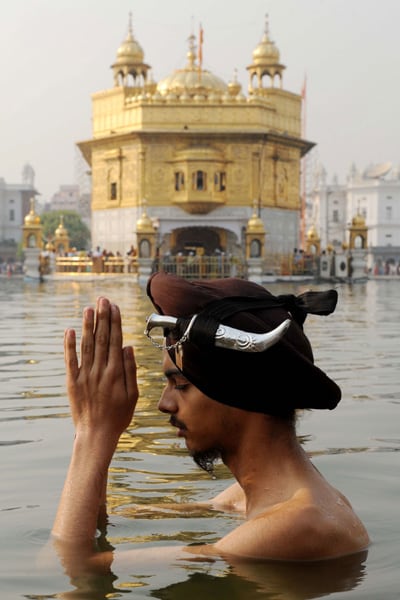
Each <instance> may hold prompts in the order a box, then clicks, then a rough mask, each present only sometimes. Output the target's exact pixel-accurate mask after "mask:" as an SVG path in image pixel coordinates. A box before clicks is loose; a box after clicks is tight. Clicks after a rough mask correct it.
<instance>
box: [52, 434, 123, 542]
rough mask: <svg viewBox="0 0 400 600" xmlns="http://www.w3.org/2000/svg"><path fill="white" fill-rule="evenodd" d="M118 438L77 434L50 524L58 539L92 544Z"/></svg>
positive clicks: (103, 502)
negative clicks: (53, 519) (56, 507)
mask: <svg viewBox="0 0 400 600" xmlns="http://www.w3.org/2000/svg"><path fill="white" fill-rule="evenodd" d="M117 442H118V438H117V437H116V436H115V435H114V436H113V437H111V436H104V435H103V436H100V434H98V433H97V432H96V433H94V434H90V433H84V434H82V435H79V434H78V435H77V436H76V437H75V440H74V447H73V452H72V457H71V462H70V465H69V468H68V473H67V476H66V480H65V484H64V488H63V491H62V494H61V499H60V503H59V507H58V511H57V515H56V518H55V522H54V526H53V535H54V536H55V537H56V538H57V539H58V540H59V541H61V542H66V543H73V544H79V545H85V546H86V545H87V547H88V548H90V547H93V541H94V538H95V534H96V528H97V524H98V519H99V513H100V511H103V510H104V509H103V506H104V504H105V487H106V485H107V472H108V467H109V464H110V462H111V459H112V456H113V453H114V450H115V448H116V445H117Z"/></svg>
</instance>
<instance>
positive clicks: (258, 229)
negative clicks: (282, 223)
mask: <svg viewBox="0 0 400 600" xmlns="http://www.w3.org/2000/svg"><path fill="white" fill-rule="evenodd" d="M246 230H247V233H250V232H251V233H265V228H264V223H263V222H262V220H261V219H260V217H259V216H258V215H257V213H256V211H254V213H253V214H252V216H251V217H250V219H249V220H248V222H247V228H246Z"/></svg>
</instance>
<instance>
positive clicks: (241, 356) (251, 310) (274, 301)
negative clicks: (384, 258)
mask: <svg viewBox="0 0 400 600" xmlns="http://www.w3.org/2000/svg"><path fill="white" fill-rule="evenodd" d="M147 294H148V296H149V298H150V300H151V302H152V303H153V305H154V307H155V308H156V310H157V312H158V313H159V314H161V315H168V316H173V317H176V318H178V324H177V327H176V328H174V329H173V330H168V331H166V332H165V334H166V345H167V346H174V343H175V342H177V341H178V340H179V339H180V338H181V337H182V334H183V332H184V331H185V328H186V327H187V324H188V323H189V321H190V319H191V317H192V316H193V315H195V314H197V315H198V317H197V318H196V320H195V321H194V325H193V330H191V333H190V337H189V339H188V340H187V341H185V342H184V343H183V344H182V350H183V361H180V360H179V357H178V356H177V348H176V347H175V348H174V347H172V348H170V349H169V350H168V352H169V355H170V357H171V359H172V360H173V362H174V363H175V364H176V365H177V366H178V368H180V370H181V371H182V373H183V375H184V376H185V377H186V378H187V379H188V381H190V382H191V383H192V384H193V385H195V386H196V387H197V388H199V389H200V390H201V391H202V392H203V393H204V394H206V395H207V396H209V397H210V398H212V399H213V400H216V401H218V402H222V403H224V404H227V405H229V406H233V407H236V408H241V409H244V410H248V411H253V412H260V413H265V414H276V415H280V414H287V413H290V412H292V411H293V410H295V409H299V408H314V409H333V408H335V407H336V405H337V404H338V402H339V401H340V398H341V392H340V388H339V387H338V386H337V384H336V383H335V382H334V381H333V380H332V379H330V378H329V377H328V376H327V375H326V374H325V373H324V372H323V371H322V370H321V369H319V368H318V367H317V366H316V365H315V364H314V358H313V353H312V349H311V345H310V342H309V340H308V338H307V336H306V335H305V334H304V331H303V323H304V321H305V319H306V317H307V314H309V313H312V314H318V315H328V314H330V313H332V312H333V311H334V310H335V306H336V302H337V293H336V291H335V290H328V291H325V292H306V293H305V294H302V295H300V296H297V297H296V296H294V295H290V294H289V295H283V296H273V295H272V294H271V293H270V292H268V291H267V290H266V289H265V288H264V287H262V286H260V285H258V284H256V283H253V282H251V281H246V280H242V279H238V278H227V279H215V280H201V281H189V280H186V279H183V278H181V277H177V276H175V275H172V274H167V273H163V272H159V273H154V274H153V275H152V276H151V277H150V279H149V281H148V284H147ZM287 318H291V320H292V322H291V324H290V327H289V329H288V331H287V332H286V333H285V335H284V336H283V337H282V338H281V340H280V341H279V342H278V343H277V344H275V345H274V346H272V347H271V348H268V349H267V350H265V351H264V352H254V353H246V352H239V351H235V350H230V349H224V348H219V347H216V346H215V345H214V343H213V339H214V333H215V331H216V328H217V326H218V324H219V323H222V324H224V325H227V326H230V327H234V328H237V329H240V330H243V331H247V332H252V333H265V332H268V331H271V330H272V329H274V328H275V327H277V326H278V325H280V324H281V323H282V322H283V321H284V320H285V319H287Z"/></svg>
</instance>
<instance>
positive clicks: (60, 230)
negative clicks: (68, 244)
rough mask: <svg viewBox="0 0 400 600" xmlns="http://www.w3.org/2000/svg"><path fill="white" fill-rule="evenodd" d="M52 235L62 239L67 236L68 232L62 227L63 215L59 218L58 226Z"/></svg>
mask: <svg viewBox="0 0 400 600" xmlns="http://www.w3.org/2000/svg"><path fill="white" fill-rule="evenodd" d="M54 233H55V236H56V237H57V238H63V237H67V236H68V231H67V229H65V227H64V215H61V216H60V224H59V225H58V227H57V229H56V230H55V232H54Z"/></svg>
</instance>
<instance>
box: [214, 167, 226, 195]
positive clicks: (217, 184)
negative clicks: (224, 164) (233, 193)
mask: <svg viewBox="0 0 400 600" xmlns="http://www.w3.org/2000/svg"><path fill="white" fill-rule="evenodd" d="M214 188H215V191H216V192H223V191H225V188H226V173H225V172H224V171H217V173H215V174H214Z"/></svg>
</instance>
